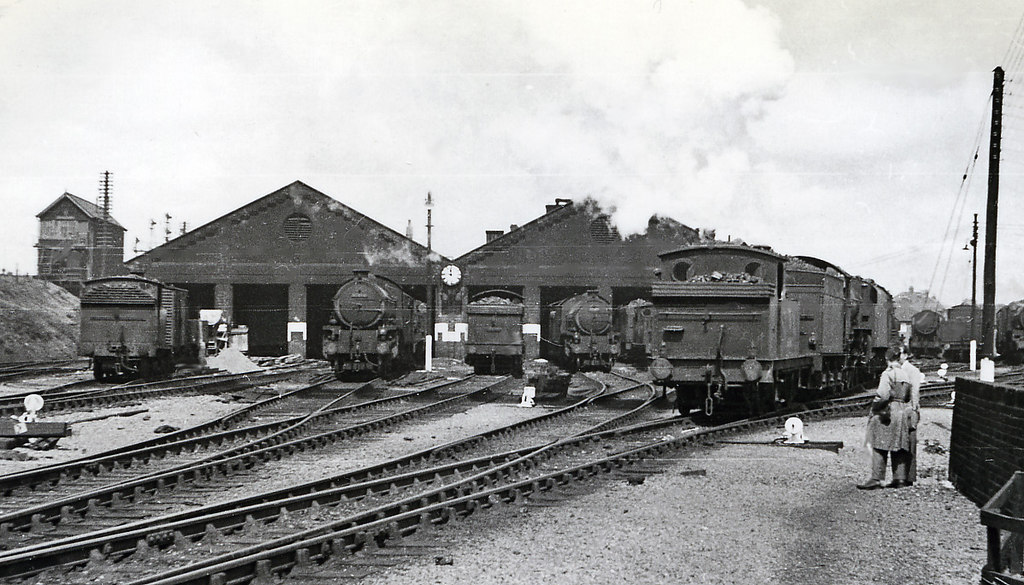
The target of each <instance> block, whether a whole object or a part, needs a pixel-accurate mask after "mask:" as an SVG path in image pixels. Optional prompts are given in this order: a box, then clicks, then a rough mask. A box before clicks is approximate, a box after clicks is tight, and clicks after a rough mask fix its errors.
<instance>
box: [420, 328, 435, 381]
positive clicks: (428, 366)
mask: <svg viewBox="0 0 1024 585" xmlns="http://www.w3.org/2000/svg"><path fill="white" fill-rule="evenodd" d="M425 337H426V340H427V346H426V354H427V355H426V359H424V362H425V363H424V364H423V369H424V370H426V371H428V372H432V371H434V363H433V362H434V360H433V358H434V336H433V335H427V336H425Z"/></svg>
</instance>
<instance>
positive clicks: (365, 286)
mask: <svg viewBox="0 0 1024 585" xmlns="http://www.w3.org/2000/svg"><path fill="white" fill-rule="evenodd" d="M332 308H333V311H332V315H331V318H330V319H329V321H328V323H327V325H325V326H324V328H323V352H324V358H326V359H327V361H328V362H330V364H331V366H332V368H333V370H334V372H335V374H336V375H337V376H339V377H343V376H346V375H359V374H371V375H378V376H392V375H395V374H399V373H401V372H402V371H403V370H404V369H406V368H409V367H411V365H412V364H413V363H414V361H415V360H416V358H417V356H418V355H419V354H421V353H422V348H423V339H424V331H425V330H426V321H425V319H426V307H425V305H424V304H423V303H421V302H419V301H417V300H416V299H415V298H413V297H411V296H410V295H408V294H407V293H406V292H405V291H403V290H402V288H401V287H400V286H399V285H398V284H396V283H395V282H393V281H391V280H388V279H387V278H384V277H382V276H379V275H373V274H370V271H368V270H356V271H354V274H353V276H352V278H350V279H349V280H347V281H345V282H344V283H342V285H341V286H340V287H338V292H337V293H335V295H334V298H333V300H332Z"/></svg>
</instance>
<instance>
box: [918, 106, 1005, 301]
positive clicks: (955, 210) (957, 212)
mask: <svg viewBox="0 0 1024 585" xmlns="http://www.w3.org/2000/svg"><path fill="white" fill-rule="evenodd" d="M991 103H992V94H991V93H989V97H988V104H989V105H990V104H991ZM986 109H987V108H986ZM985 133H986V132H985V115H984V114H983V115H982V118H981V122H980V123H979V124H978V131H977V133H976V135H975V139H974V148H973V151H974V154H973V156H972V157H971V160H970V162H968V163H967V167H966V168H965V169H964V175H963V178H961V179H960V188H959V189H958V191H957V194H956V199H954V201H953V207H952V209H951V210H950V214H949V219H948V220H947V221H946V229H945V231H944V232H943V234H942V244H941V246H940V248H939V253H938V255H937V256H936V258H935V266H934V267H933V268H932V276H931V279H930V280H929V281H928V290H929V291H931V290H934V289H933V288H932V287H933V286H934V285H935V278H936V276H937V275H938V272H939V266H940V265H941V264H942V257H943V254H945V253H946V247H947V245H948V246H949V259H952V257H953V247H955V243H956V239H955V238H956V237H957V234H959V228H960V225H959V224H960V222H959V221H956V222H955V223H956V229H955V230H953V231H954V236H953V238H952V239H951V238H950V236H949V233H950V230H951V228H952V227H953V224H954V220H955V219H957V217H958V216H960V217H961V219H962V214H963V210H964V209H965V208H966V203H967V192H968V189H969V188H970V184H971V179H972V178H973V176H974V170H975V168H976V166H977V164H978V156H979V154H980V152H981V143H982V136H983V135H984V134H985ZM949 262H950V260H947V262H946V272H948V270H949ZM945 280H946V276H945V273H944V274H943V276H942V286H945ZM938 292H939V295H941V294H942V290H941V287H940V290H939V291H938ZM939 295H936V296H939Z"/></svg>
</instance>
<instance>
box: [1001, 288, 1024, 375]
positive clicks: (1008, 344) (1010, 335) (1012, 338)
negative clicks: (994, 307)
mask: <svg viewBox="0 0 1024 585" xmlns="http://www.w3.org/2000/svg"><path fill="white" fill-rule="evenodd" d="M996 351H997V352H999V355H1001V356H1003V357H1004V358H1005V359H1006V360H1007V361H1009V362H1012V363H1017V364H1019V363H1021V362H1022V361H1024V300H1022V301H1013V302H1012V303H1010V304H1008V305H1006V306H1005V307H1003V308H1001V309H999V311H997V312H996Z"/></svg>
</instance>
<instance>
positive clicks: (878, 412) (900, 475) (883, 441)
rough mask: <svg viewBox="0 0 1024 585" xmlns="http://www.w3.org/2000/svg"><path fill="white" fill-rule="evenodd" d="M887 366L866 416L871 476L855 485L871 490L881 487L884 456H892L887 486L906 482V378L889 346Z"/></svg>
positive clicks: (908, 433) (908, 411) (908, 423)
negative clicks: (890, 472) (864, 481)
mask: <svg viewBox="0 0 1024 585" xmlns="http://www.w3.org/2000/svg"><path fill="white" fill-rule="evenodd" d="M885 361H886V362H888V367H887V368H886V369H885V371H884V372H882V377H881V378H880V379H879V381H878V390H877V392H876V396H875V400H874V402H872V404H871V416H870V417H869V418H868V431H867V438H866V442H867V443H869V444H870V445H871V479H869V480H868V481H867V482H866V483H862V484H860V485H858V486H857V488H859V489H862V490H873V489H878V488H880V487H883V484H882V482H883V481H884V480H885V464H886V459H888V458H889V457H891V458H892V483H890V484H889V486H888V487H893V488H901V487H906V486H907V485H909V484H907V473H908V471H909V467H910V459H911V454H910V453H911V452H910V449H911V427H912V425H913V423H912V419H911V417H912V416H913V414H914V411H913V408H912V407H911V405H910V399H911V396H910V389H911V384H910V378H909V377H908V376H907V374H906V372H904V371H903V369H902V368H901V367H900V352H899V350H898V349H889V351H887V352H886V353H885Z"/></svg>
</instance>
